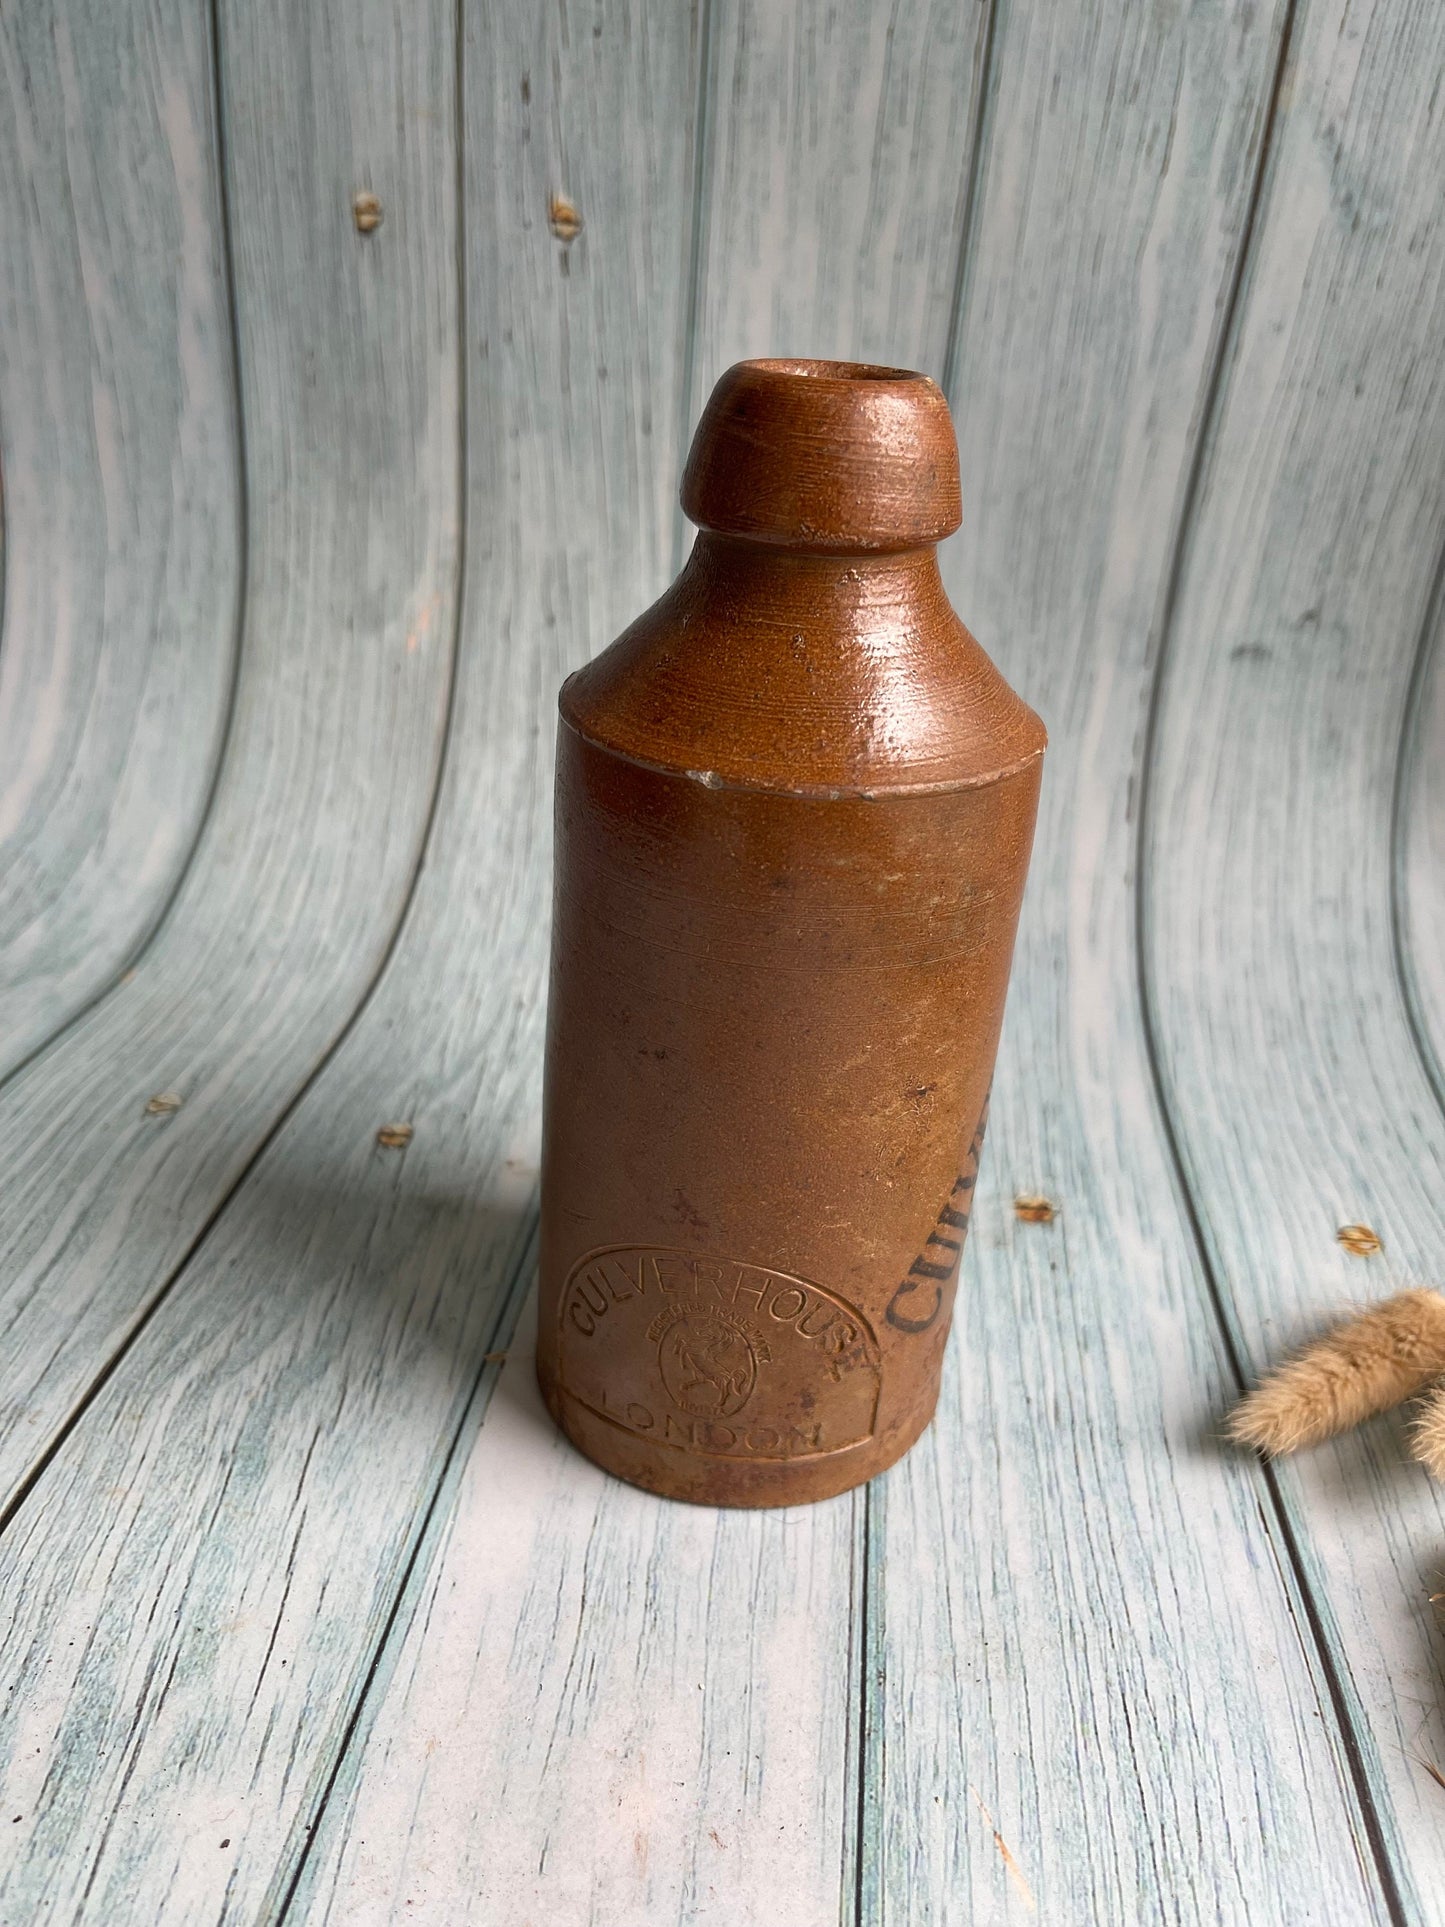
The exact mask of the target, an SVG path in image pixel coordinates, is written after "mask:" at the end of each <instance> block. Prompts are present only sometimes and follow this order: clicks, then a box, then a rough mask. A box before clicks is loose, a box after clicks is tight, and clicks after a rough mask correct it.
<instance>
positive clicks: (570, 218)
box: [547, 194, 582, 241]
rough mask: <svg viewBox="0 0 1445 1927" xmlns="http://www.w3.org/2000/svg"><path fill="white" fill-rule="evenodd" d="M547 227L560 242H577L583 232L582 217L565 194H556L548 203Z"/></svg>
mask: <svg viewBox="0 0 1445 1927" xmlns="http://www.w3.org/2000/svg"><path fill="white" fill-rule="evenodd" d="M547 225H548V226H549V227H550V228H551V230H552V232H553V233H554V234H555V235H556V237H557V239H558V240H559V241H575V240H576V239H577V236H578V235H579V234H580V233H581V232H582V216H581V215H580V214H579V213H578V212H577V210H576V208H575V207H574V206H573V205H572V203H571V202H570V201H569V200H568V199H567V196H566V195H565V194H554V195H553V196H552V198H551V200H550V201H549V202H548V203H547Z"/></svg>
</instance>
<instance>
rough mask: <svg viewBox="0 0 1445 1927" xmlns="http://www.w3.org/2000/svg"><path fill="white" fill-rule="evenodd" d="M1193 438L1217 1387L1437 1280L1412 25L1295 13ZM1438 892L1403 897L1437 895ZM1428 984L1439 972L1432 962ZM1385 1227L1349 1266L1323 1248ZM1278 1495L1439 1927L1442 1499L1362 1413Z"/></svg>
mask: <svg viewBox="0 0 1445 1927" xmlns="http://www.w3.org/2000/svg"><path fill="white" fill-rule="evenodd" d="M1296 38H1297V51H1296V54H1295V57H1294V59H1293V61H1292V65H1291V73H1290V76H1289V81H1288V86H1287V93H1286V98H1285V101H1284V103H1283V105H1282V113H1281V119H1280V122H1279V125H1278V129H1277V139H1276V147H1275V153H1274V156H1273V160H1272V165H1271V170H1270V176H1269V180H1268V183H1267V192H1266V198H1265V201H1264V205H1263V207H1262V209H1261V222H1260V227H1259V233H1258V241H1257V246H1256V249H1255V258H1254V265H1253V269H1252V273H1251V276H1250V280H1249V284H1248V287H1247V289H1246V292H1245V299H1244V301H1243V304H1242V307H1241V310H1240V317H1239V325H1238V328H1237V331H1236V337H1235V340H1234V342H1233V345H1232V352H1231V355H1230V359H1229V364H1228V368H1227V372H1226V379H1225V385H1224V388H1223V391H1222V396H1221V404H1220V410H1219V413H1218V417H1217V421H1216V424H1215V427H1214V429H1213V432H1212V434H1211V436H1210V441H1209V446H1208V460H1207V465H1206V468H1205V471H1204V474H1203V479H1202V483H1201V489H1200V495H1199V501H1198V507H1197V513H1196V516H1195V518H1194V522H1193V525H1192V527H1191V530H1190V534H1189V542H1188V548H1187V552H1186V557H1185V564H1184V569H1183V574H1182V577H1181V583H1180V591H1179V600H1178V607H1177V612H1176V617H1175V621H1174V623H1173V626H1172V631H1171V634H1170V637H1169V642H1168V655H1167V662H1166V668H1165V679H1164V683H1163V686H1162V693H1161V709H1160V715H1159V724H1158V733H1157V762H1156V766H1155V768H1154V771H1153V773H1152V778H1151V792H1150V796H1151V800H1150V809H1149V821H1148V830H1149V834H1148V841H1147V850H1146V857H1147V866H1148V903H1149V909H1150V919H1149V931H1148V935H1149V942H1148V949H1147V963H1148V970H1149V981H1150V987H1151V1001H1152V1004H1153V1007H1154V1009H1155V1012H1156V1021H1157V1026H1158V1034H1159V1039H1160V1056H1161V1066H1162V1070H1163V1074H1164V1080H1165V1084H1166V1087H1167V1090H1168V1093H1169V1099H1170V1104H1171V1109H1172V1111H1173V1114H1174V1119H1175V1127H1176V1130H1177V1132H1178V1136H1179V1141H1180V1145H1181V1148H1182V1153H1183V1160H1184V1165H1185V1169H1186V1171H1187V1174H1188V1179H1189V1183H1190V1186H1191V1189H1192V1190H1193V1192H1194V1194H1195V1196H1196V1197H1197V1198H1198V1200H1199V1205H1200V1212H1201V1217H1202V1221H1203V1225H1204V1231H1205V1238H1206V1243H1207V1246H1208V1250H1209V1256H1210V1261H1211V1264H1212V1267H1213V1269H1214V1272H1215V1276H1216V1278H1217V1280H1218V1286H1219V1291H1220V1294H1221V1298H1222V1301H1223V1303H1224V1304H1225V1306H1226V1308H1227V1316H1228V1319H1229V1322H1230V1324H1231V1327H1232V1330H1233V1333H1234V1337H1235V1342H1236V1343H1237V1345H1238V1347H1239V1350H1240V1352H1241V1354H1242V1356H1243V1358H1244V1359H1245V1361H1246V1364H1247V1368H1248V1369H1249V1370H1250V1371H1258V1370H1259V1369H1260V1368H1261V1367H1262V1366H1264V1365H1265V1364H1266V1363H1269V1362H1271V1361H1272V1360H1273V1359H1275V1358H1276V1357H1277V1356H1278V1354H1279V1352H1280V1350H1281V1349H1282V1348H1283V1347H1284V1346H1286V1345H1289V1344H1291V1343H1293V1342H1295V1341H1296V1340H1297V1339H1298V1338H1299V1337H1300V1336H1301V1335H1302V1334H1303V1333H1305V1332H1307V1331H1309V1330H1310V1329H1312V1328H1313V1327H1315V1326H1316V1325H1317V1324H1318V1323H1319V1322H1320V1321H1321V1320H1323V1319H1326V1318H1329V1317H1331V1316H1333V1315H1334V1314H1336V1313H1337V1311H1338V1310H1339V1308H1340V1307H1342V1306H1345V1305H1348V1304H1349V1303H1350V1302H1351V1301H1352V1300H1355V1299H1358V1298H1375V1297H1378V1296H1382V1295H1384V1294H1386V1293H1387V1292H1389V1291H1391V1290H1393V1289H1396V1288H1398V1287H1399V1286H1402V1285H1405V1284H1407V1283H1408V1284H1417V1283H1436V1284H1438V1283H1441V1282H1442V1271H1441V1259H1442V1250H1445V1119H1442V1116H1441V1113H1440V1109H1439V1104H1438V1094H1437V1093H1436V1092H1435V1091H1434V1090H1433V1089H1432V1087H1431V1084H1430V1081H1429V1079H1428V1077H1427V1076H1426V1074H1425V1069H1424V1067H1423V1065H1422V1062H1421V1059H1420V1056H1419V1054H1418V1051H1417V1048H1416V1043H1415V1040H1414V1038H1413V1037H1412V1035H1411V1032H1410V1028H1409V1025H1408V1023H1407V1022H1406V1013H1405V1008H1404V1003H1403V1000H1402V998H1401V994H1400V985H1399V983H1398V981H1397V977H1396V971H1395V960H1394V956H1393V954H1392V943H1391V903H1390V884H1391V848H1390V842H1391V813H1392V801H1393V793H1394V783H1395V771H1396V758H1397V754H1398V747H1399V743H1400V737H1401V715H1402V706H1403V703H1404V701H1405V698H1406V692H1407V689H1408V687H1409V683H1410V676H1411V669H1412V665H1413V662H1414V658H1415V653H1416V647H1417V642H1418V639H1419V637H1420V634H1421V629H1422V625H1423V623H1424V621H1425V619H1426V614H1427V610H1428V607H1429V603H1430V599H1431V595H1432V590H1433V585H1434V582H1435V578H1436V573H1437V567H1438V559H1439V556H1440V550H1441V543H1442V539H1445V500H1442V497H1441V494H1440V491H1439V487H1438V478H1439V475H1440V473H1441V465H1442V459H1445V368H1442V364H1441V359H1440V354H1439V343H1440V340H1441V336H1442V330H1445V281H1442V276H1441V263H1442V259H1445V226H1442V215H1441V203H1440V197H1439V195H1438V194H1434V193H1430V194H1425V195H1423V196H1422V194H1421V193H1420V184H1421V183H1422V182H1424V181H1433V182H1437V183H1438V182H1439V181H1440V180H1441V178H1442V176H1445V121H1442V118H1441V114H1440V88H1439V77H1440V72H1441V65H1442V60H1445V18H1442V17H1441V15H1440V14H1439V13H1438V11H1436V10H1434V9H1429V8H1409V9H1404V10H1400V9H1397V8H1391V7H1386V6H1371V5H1369V4H1365V3H1364V0H1357V3H1356V4H1352V5H1349V6H1347V7H1346V8H1345V9H1344V10H1343V12H1341V10H1340V9H1338V8H1333V7H1325V6H1323V5H1314V4H1311V5H1309V6H1307V7H1306V8H1305V9H1304V11H1303V14H1302V17H1301V20H1300V22H1299V26H1298V29H1297V36H1296ZM1437 887H1438V883H1437ZM1434 967H1438V966H1434ZM1355 1220H1362V1221H1364V1222H1366V1223H1368V1224H1370V1225H1372V1226H1373V1227H1374V1228H1375V1230H1376V1231H1378V1233H1379V1234H1380V1236H1381V1238H1382V1239H1383V1240H1384V1251H1383V1253H1382V1254H1381V1255H1380V1256H1379V1257H1376V1258H1373V1259H1369V1260H1360V1259H1358V1258H1355V1257H1352V1256H1351V1255H1350V1254H1349V1253H1348V1252H1346V1251H1344V1250H1343V1249H1341V1248H1340V1246H1339V1245H1338V1244H1337V1243H1336V1242H1335V1237H1334V1233H1335V1230H1336V1227H1337V1226H1338V1225H1340V1224H1342V1223H1345V1222H1350V1221H1355ZM1281 1482H1282V1485H1283V1489H1284V1491H1285V1493H1286V1495H1287V1498H1288V1502H1289V1504H1290V1507H1291V1511H1292V1513H1293V1515H1294V1517H1295V1519H1296V1521H1297V1522H1298V1528H1297V1529H1298V1533H1299V1537H1300V1541H1301V1548H1302V1558H1303V1560H1304V1565H1305V1570H1306V1571H1307V1573H1308V1575H1309V1579H1310V1583H1311V1587H1312V1590H1313V1591H1314V1593H1315V1597H1316V1600H1317V1605H1318V1610H1319V1614H1320V1619H1321V1623H1322V1625H1323V1627H1324V1629H1325V1632H1326V1635H1327V1637H1328V1641H1329V1644H1330V1648H1331V1651H1332V1653H1333V1655H1334V1659H1335V1663H1336V1666H1337V1668H1338V1671H1339V1675H1340V1679H1341V1692H1342V1695H1343V1699H1344V1703H1345V1705H1346V1706H1347V1708H1348V1710H1349V1713H1350V1716H1351V1718H1352V1720H1353V1722H1354V1724H1355V1727H1356V1735H1357V1744H1358V1745H1359V1748H1360V1753H1361V1758H1362V1763H1363V1772H1364V1774H1365V1775H1366V1776H1367V1779H1368V1782H1369V1785H1370V1787H1371V1789H1372V1793H1373V1797H1374V1799H1375V1801H1376V1803H1377V1805H1378V1807H1379V1810H1380V1826H1381V1829H1382V1832H1383V1835H1384V1838H1385V1842H1386V1847H1387V1852H1388V1855H1389V1859H1390V1861H1391V1863H1392V1865H1393V1868H1394V1874H1395V1879H1396V1881H1397V1883H1398V1885H1399V1887H1400V1889H1401V1893H1402V1900H1401V1907H1402V1909H1403V1911H1404V1913H1405V1915H1406V1917H1408V1918H1410V1919H1414V1920H1429V1921H1439V1920H1442V1919H1445V1798H1442V1795H1441V1790H1440V1787H1439V1786H1438V1785H1437V1784H1436V1783H1435V1782H1434V1781H1433V1780H1432V1779H1431V1777H1430V1775H1429V1773H1428V1772H1427V1770H1426V1768H1425V1766H1424V1765H1423V1764H1422V1760H1423V1759H1429V1760H1431V1761H1433V1762H1434V1763H1435V1764H1437V1765H1439V1764H1441V1763H1442V1761H1445V1719H1442V1709H1441V1697H1440V1695H1441V1687H1442V1664H1441V1662H1442V1647H1441V1643H1440V1638H1439V1634H1438V1631H1437V1629H1436V1627H1435V1625H1434V1623H1433V1614H1432V1609H1431V1607H1430V1606H1429V1604H1428V1602H1427V1595H1428V1594H1429V1593H1430V1592H1432V1591H1438V1590H1439V1586H1438V1582H1437V1581H1436V1579H1435V1573H1436V1570H1437V1568H1438V1565H1439V1562H1440V1558H1441V1548H1442V1544H1445V1503H1442V1499H1441V1496H1440V1494H1439V1492H1438V1491H1437V1490H1436V1489H1435V1488H1433V1487H1431V1485H1430V1484H1429V1482H1428V1480H1427V1479H1426V1478H1425V1476H1424V1474H1423V1473H1422V1472H1420V1471H1419V1470H1418V1468H1416V1467H1414V1466H1412V1465H1411V1464H1409V1463H1408V1462H1407V1461H1406V1459H1405V1457H1404V1451H1403V1437H1402V1428H1401V1425H1400V1424H1399V1423H1398V1422H1396V1423H1387V1424H1381V1425H1378V1426H1376V1427H1374V1428H1370V1429H1368V1430H1367V1431H1366V1432H1364V1433H1362V1434H1360V1435H1358V1436H1357V1437H1355V1438H1353V1439H1351V1440H1349V1441H1348V1442H1347V1443H1345V1444H1342V1445H1341V1446H1339V1447H1338V1448H1335V1449H1325V1450H1321V1451H1319V1452H1317V1453H1314V1454H1311V1455H1309V1456H1308V1457H1306V1458H1304V1459H1302V1460H1301V1461H1300V1462H1299V1463H1298V1465H1297V1466H1296V1465H1291V1466H1289V1467H1288V1468H1287V1469H1286V1470H1285V1471H1284V1472H1283V1473H1282V1474H1281Z"/></svg>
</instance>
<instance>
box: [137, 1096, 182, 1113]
mask: <svg viewBox="0 0 1445 1927" xmlns="http://www.w3.org/2000/svg"><path fill="white" fill-rule="evenodd" d="M185 1101H186V1100H185V1099H184V1098H183V1097H182V1096H181V1094H180V1092H179V1091H157V1092H156V1094H155V1096H154V1097H153V1098H151V1099H150V1101H149V1103H148V1104H147V1105H146V1116H147V1117H170V1116H171V1114H172V1113H173V1112H175V1111H178V1110H179V1109H180V1108H181V1106H182V1104H184V1103H185Z"/></svg>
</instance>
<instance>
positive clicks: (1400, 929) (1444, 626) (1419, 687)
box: [1391, 556, 1445, 1279]
mask: <svg viewBox="0 0 1445 1927" xmlns="http://www.w3.org/2000/svg"><path fill="white" fill-rule="evenodd" d="M1442 564H1445V556H1442ZM1405 707H1406V714H1405V722H1404V728H1403V730H1402V732H1401V738H1400V764H1399V767H1398V769H1397V771H1396V776H1395V809H1394V820H1393V823H1392V825H1391V834H1392V838H1393V843H1394V848H1393V852H1392V854H1393V858H1394V877H1393V887H1394V901H1393V905H1392V908H1393V911H1394V917H1395V943H1396V967H1397V969H1398V970H1399V973H1400V978H1401V983H1402V985H1403V988H1404V991H1405V1000H1406V1006H1407V1008H1408V1010H1409V1013H1410V1021H1411V1025H1412V1027H1413V1030H1414V1033H1415V1042H1416V1046H1417V1048H1418V1049H1419V1051H1420V1054H1421V1057H1422V1058H1423V1060H1424V1064H1425V1071H1426V1075H1427V1076H1428V1077H1429V1079H1430V1082H1431V1083H1432V1085H1433V1086H1434V1089H1435V1097H1436V1100H1437V1102H1438V1103H1440V1104H1441V1105H1442V1106H1445V566H1442V571H1441V574H1440V577H1439V579H1438V581H1437V587H1436V594H1435V597H1434V599H1433V601H1432V603H1431V606H1430V609H1429V612H1428V614H1427V616H1426V618H1425V624H1424V627H1423V628H1422V630H1421V634H1420V648H1419V652H1418V654H1417V657H1416V662H1415V669H1414V673H1413V674H1412V676H1411V680H1410V686H1409V689H1408V691H1407V693H1406V697H1405ZM1439 1274H1440V1276H1441V1278H1442V1279H1445V1260H1442V1262H1441V1265H1440V1267H1439Z"/></svg>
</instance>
